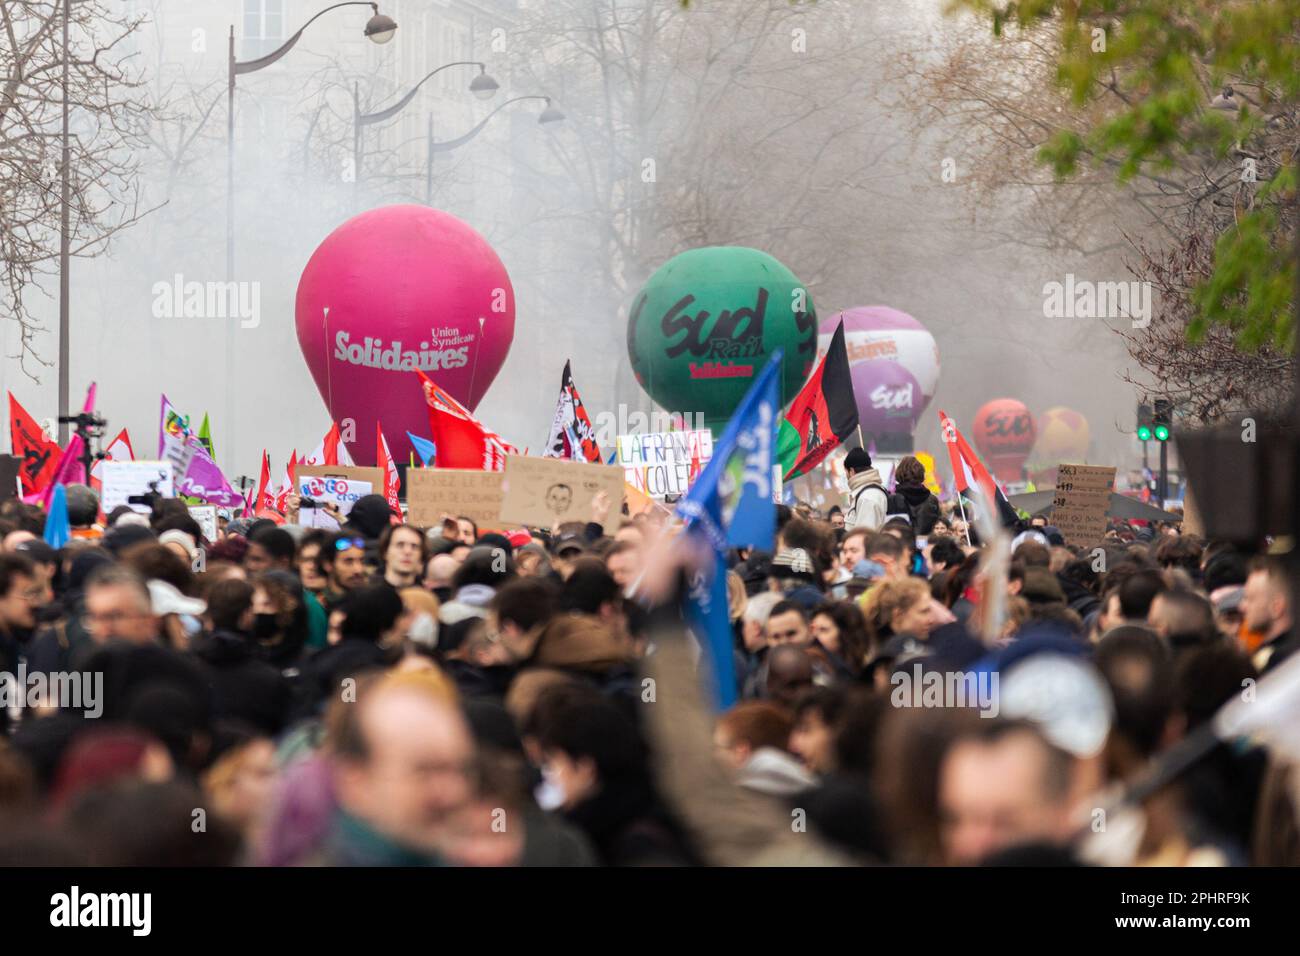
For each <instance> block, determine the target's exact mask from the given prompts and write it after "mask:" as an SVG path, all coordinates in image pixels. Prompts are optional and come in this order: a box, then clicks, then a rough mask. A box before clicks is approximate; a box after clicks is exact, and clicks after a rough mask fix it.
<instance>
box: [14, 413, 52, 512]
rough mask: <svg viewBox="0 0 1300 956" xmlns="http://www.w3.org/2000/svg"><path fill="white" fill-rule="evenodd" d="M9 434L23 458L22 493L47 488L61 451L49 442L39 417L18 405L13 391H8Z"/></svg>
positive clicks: (20, 473)
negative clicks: (39, 423)
mask: <svg viewBox="0 0 1300 956" xmlns="http://www.w3.org/2000/svg"><path fill="white" fill-rule="evenodd" d="M9 435H10V438H11V439H12V441H13V445H12V447H13V453H14V455H15V456H17V457H18V458H21V459H22V460H23V463H22V465H21V466H19V469H18V477H19V478H20V479H21V480H22V486H23V494H24V495H31V494H35V493H36V492H38V491H42V490H44V488H45V487H46V486H47V485H48V484H49V483H50V480H51V479H52V478H53V477H54V469H55V468H56V467H57V466H58V464H59V458H60V457H61V455H62V450H61V449H60V448H59V446H58V444H57V443H56V442H52V441H50V439H49V438H48V437H47V436H46V434H45V430H44V429H43V428H41V426H40V425H38V424H36V419H34V418H32V416H31V415H28V414H27V409H25V408H23V407H22V406H21V405H19V404H18V399H16V398H14V395H13V392H10V393H9Z"/></svg>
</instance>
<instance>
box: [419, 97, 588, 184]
mask: <svg viewBox="0 0 1300 956" xmlns="http://www.w3.org/2000/svg"><path fill="white" fill-rule="evenodd" d="M522 100H542V101H544V102H545V103H546V107H545V109H543V110H542V112H541V113H539V114H538V116H537V123H538V125H539V126H547V125H549V124H551V123H559V122H562V121H563V120H564V114H563V113H561V112H560V111H559V110H558V109H556V108H555V107H554V106H552V105H551V98H550V97H549V96H515V97H512V98H511V99H508V100H506V101H505V102H504V103H502V104H501V105H500V106H498V107H497V108H496V109H494V110H493V111H492V112H491V113H489V114H488V115H487V116H485V117H483V119H481V120H480V121H479V123H478V125H477V126H474V127H472V128H471V129H470V130H469V132H467V133H465V134H464V135H461V136H457V137H456V138H455V139H448V140H444V141H443V142H441V143H435V142H434V141H433V116H432V115H431V116H430V117H429V160H428V168H427V169H426V170H425V173H424V182H425V202H426V203H430V202H432V201H433V154H434V153H449V152H451V151H452V150H453V149H456V148H458V147H460V146H464V145H465V144H466V143H468V142H469V141H470V140H471V139H473V138H474V137H475V136H477V135H478V134H479V133H481V132H483V129H484V127H486V126H487V124H488V122H489V121H490V120H491V119H492V117H494V116H496V115H497V114H498V113H500V112H501V111H502V110H503V109H505V108H506V107H507V106H509V105H510V104H511V103H518V102H520V101H522Z"/></svg>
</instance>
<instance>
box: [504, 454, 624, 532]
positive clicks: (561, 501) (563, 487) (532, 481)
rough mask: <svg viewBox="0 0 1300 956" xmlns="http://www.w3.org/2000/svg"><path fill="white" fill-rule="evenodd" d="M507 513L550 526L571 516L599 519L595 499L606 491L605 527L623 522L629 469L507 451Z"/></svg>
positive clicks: (508, 516)
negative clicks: (624, 473) (625, 489)
mask: <svg viewBox="0 0 1300 956" xmlns="http://www.w3.org/2000/svg"><path fill="white" fill-rule="evenodd" d="M503 485H504V487H505V495H504V497H503V498H502V500H501V518H502V520H504V521H508V522H517V523H519V524H527V525H531V526H533V527H537V528H550V527H552V526H553V525H555V524H563V523H564V522H566V521H578V522H582V523H584V524H585V523H586V522H588V521H592V520H594V518H593V515H592V502H593V501H594V500H595V498H596V495H598V494H600V492H602V491H603V492H605V494H606V495H607V496H608V498H609V502H610V506H609V513H608V514H607V515H606V517H605V522H604V524H605V526H606V527H609V526H611V525H617V523H618V521H619V517H620V514H621V511H622V504H623V469H622V468H619V467H617V466H613V465H593V464H588V463H586V462H578V461H566V460H564V459H561V458H530V457H526V456H524V455H507V456H506V470H505V479H504V482H503Z"/></svg>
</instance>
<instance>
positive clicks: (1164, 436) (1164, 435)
mask: <svg viewBox="0 0 1300 956" xmlns="http://www.w3.org/2000/svg"><path fill="white" fill-rule="evenodd" d="M1156 441H1169V426H1168V425H1157V426H1156Z"/></svg>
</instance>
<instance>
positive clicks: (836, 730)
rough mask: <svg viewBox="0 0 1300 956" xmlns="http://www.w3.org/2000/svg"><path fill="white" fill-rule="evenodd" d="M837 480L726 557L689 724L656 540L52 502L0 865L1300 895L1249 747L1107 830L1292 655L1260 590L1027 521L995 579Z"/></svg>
mask: <svg viewBox="0 0 1300 956" xmlns="http://www.w3.org/2000/svg"><path fill="white" fill-rule="evenodd" d="M864 459H865V460H864ZM849 465H850V469H849V470H850V494H849V496H848V497H847V498H846V499H845V501H844V502H842V504H843V505H844V507H843V509H842V508H841V507H839V506H836V507H831V508H830V509H829V511H828V512H827V513H824V514H823V513H821V512H819V511H817V510H815V509H813V508H812V507H810V506H808V505H805V504H798V505H796V506H794V507H793V508H791V507H785V506H779V507H778V509H777V512H778V533H777V542H776V547H775V549H774V551H772V552H770V553H760V552H752V551H744V550H742V551H737V552H733V553H732V555H731V567H730V570H729V571H728V572H727V594H728V599H729V601H728V604H729V608H728V609H729V614H730V618H731V621H732V630H733V637H734V654H733V658H734V659H733V661H732V667H733V668H734V674H732V675H728V676H730V677H734V686H735V687H736V689H737V696H738V701H737V702H736V703H735V704H734V705H732V706H730V707H728V708H726V709H725V710H723V711H721V712H719V711H718V710H717V708H716V707H715V706H714V702H713V698H712V696H711V691H710V688H711V687H712V686H713V684H714V682H713V681H712V680H711V679H710V677H709V675H707V674H705V673H702V672H703V671H705V670H707V668H708V667H709V664H708V661H707V660H706V655H705V654H704V653H703V652H702V650H701V645H700V644H699V643H698V642H697V641H695V640H694V639H693V637H692V636H691V635H690V632H689V630H688V628H687V627H686V625H685V623H684V619H683V615H682V612H681V604H682V601H681V598H682V596H683V593H684V589H685V588H686V587H687V586H688V582H689V581H690V580H691V576H692V574H693V573H695V571H696V570H697V569H698V568H697V565H696V564H695V563H693V562H695V561H696V560H697V556H695V555H693V553H692V549H691V548H690V547H689V539H688V538H687V537H686V536H684V535H681V534H679V533H678V531H679V529H678V522H677V521H676V519H674V518H673V517H672V515H671V513H670V512H669V511H668V510H667V509H652V510H650V511H647V512H645V513H643V514H638V515H634V516H630V515H627V514H623V515H621V516H620V515H619V514H617V513H615V514H609V513H608V511H609V508H608V502H605V501H603V499H598V500H597V503H596V506H595V508H594V511H595V513H593V514H592V515H590V516H589V517H590V518H591V519H592V520H591V521H590V522H588V523H573V524H564V525H560V526H557V527H556V528H553V529H548V530H546V531H541V530H527V529H511V530H505V531H491V530H481V529H479V528H478V527H476V525H475V523H474V522H473V521H471V520H469V519H468V518H464V517H460V518H457V517H454V516H448V517H447V518H446V519H445V520H444V521H443V523H442V524H441V525H439V526H436V527H433V528H419V527H415V526H413V525H410V524H402V523H398V521H400V517H399V516H395V515H393V514H391V512H390V510H389V508H388V505H387V504H386V502H385V500H384V499H383V497H382V496H370V497H367V498H363V499H362V500H360V501H359V502H358V503H357V504H356V505H355V507H354V508H353V510H352V511H351V513H350V514H349V515H348V516H347V518H346V520H345V522H344V524H343V525H342V527H341V528H340V529H339V530H338V531H325V530H321V529H315V528H306V527H303V526H300V525H299V524H298V523H297V522H298V516H297V513H296V507H295V506H296V505H297V503H298V502H297V501H296V499H293V498H292V497H291V498H290V507H289V513H288V514H287V515H285V516H284V517H285V519H287V520H285V521H284V522H283V523H281V522H279V521H276V520H271V519H269V518H263V519H259V520H254V521H249V520H245V519H236V520H226V519H224V518H223V519H222V521H221V530H220V533H219V534H218V536H217V540H212V541H210V540H206V539H205V538H204V537H203V534H202V532H201V530H200V528H199V526H198V524H197V523H196V522H195V520H194V518H193V517H191V515H190V513H189V511H188V509H187V508H186V506H185V505H184V504H183V503H182V502H180V501H176V500H172V499H161V500H158V501H156V502H155V503H154V505H153V509H152V514H141V513H137V512H135V511H132V510H130V509H128V508H119V509H117V510H115V511H113V513H111V514H108V515H104V514H102V513H101V511H100V508H99V502H98V501H97V500H96V498H95V495H94V493H93V492H92V491H91V489H89V488H86V487H83V486H70V487H68V489H67V502H68V513H69V522H70V524H71V526H72V540H71V541H70V542H69V544H68V545H67V546H66V547H64V548H61V549H59V550H57V551H56V550H54V549H52V548H51V547H49V546H48V545H47V544H46V543H45V542H44V541H43V540H42V538H41V534H42V528H43V525H44V514H43V513H42V512H41V511H40V509H38V508H35V507H32V506H28V505H23V504H21V503H19V502H16V501H10V502H8V503H6V504H5V505H4V506H3V507H0V551H2V553H0V671H2V672H3V673H4V674H5V675H9V679H10V683H11V684H12V685H14V686H13V687H10V690H13V689H14V687H19V692H18V693H10V694H8V695H7V696H5V698H4V704H5V706H4V708H3V710H2V711H0V723H3V726H4V735H3V743H2V744H0V863H3V864H16V863H25V864H72V865H77V864H99V865H137V864H181V865H240V864H251V865H271V866H291V865H425V864H427V865H522V866H534V865H543V866H545V865H564V866H569V865H572V866H584V865H614V866H622V865H699V864H722V865H736V864H795V865H802V864H870V863H906V864H927V865H929V864H934V865H961V864H989V863H1003V864H1007V863H1025V864H1061V865H1068V864H1089V863H1114V864H1132V863H1150V864H1158V865H1193V864H1208V865H1244V864H1277V863H1296V862H1300V831H1298V830H1297V826H1296V808H1297V802H1296V795H1297V793H1300V787H1297V774H1296V772H1295V771H1294V769H1293V767H1292V766H1291V765H1289V764H1287V763H1285V762H1283V761H1281V760H1279V759H1277V758H1276V757H1275V756H1274V755H1273V754H1271V753H1270V752H1269V751H1267V750H1265V749H1263V748H1261V747H1258V746H1253V745H1252V744H1251V742H1250V741H1245V740H1240V741H1232V742H1225V743H1223V744H1221V745H1220V746H1218V747H1217V749H1215V750H1214V751H1213V752H1212V753H1211V754H1210V755H1209V756H1208V757H1206V758H1205V759H1202V760H1200V761H1198V762H1197V763H1196V764H1195V765H1194V766H1192V767H1190V768H1188V769H1187V770H1186V771H1185V772H1183V773H1181V774H1179V775H1177V776H1176V777H1173V778H1172V779H1171V780H1170V781H1169V782H1167V783H1165V784H1164V785H1163V786H1160V787H1159V788H1157V789H1155V791H1154V792H1152V793H1149V794H1146V795H1145V796H1144V797H1143V798H1142V799H1141V800H1140V801H1137V802H1136V803H1130V804H1129V805H1123V804H1118V803H1115V802H1113V801H1110V800H1109V798H1107V797H1106V796H1105V795H1107V794H1110V795H1114V794H1115V793H1117V792H1122V789H1123V787H1124V786H1125V785H1126V784H1128V783H1131V782H1132V781H1134V780H1135V779H1137V778H1138V777H1139V775H1141V774H1142V773H1144V771H1146V770H1148V769H1149V768H1150V767H1151V766H1152V764H1153V762H1156V761H1159V759H1160V757H1161V755H1162V754H1164V753H1166V752H1168V751H1169V749H1170V748H1171V747H1174V746H1176V745H1177V743H1178V741H1179V740H1180V739H1183V738H1184V737H1186V736H1187V735H1189V734H1191V733H1193V732H1195V731H1196V729H1197V728H1198V727H1200V726H1202V725H1204V724H1205V723H1206V722H1207V721H1209V720H1211V719H1212V718H1213V716H1214V714H1215V712H1216V711H1217V710H1218V708H1219V707H1220V706H1221V705H1223V704H1224V703H1225V702H1227V701H1228V700H1230V699H1232V698H1233V697H1234V696H1236V695H1240V694H1242V693H1243V692H1245V691H1246V689H1248V688H1250V687H1251V686H1253V684H1254V682H1255V681H1256V680H1258V678H1259V677H1260V676H1261V675H1262V674H1265V673H1267V672H1269V671H1270V670H1272V669H1275V668H1276V667H1278V666H1279V664H1281V663H1282V662H1283V661H1284V660H1285V659H1286V658H1287V657H1288V655H1290V654H1293V653H1294V652H1295V649H1296V645H1297V637H1296V632H1295V629H1294V627H1293V622H1292V616H1291V615H1292V610H1291V606H1290V594H1289V589H1288V583H1287V579H1286V576H1285V574H1284V573H1283V570H1282V566H1281V565H1280V564H1279V558H1278V557H1276V556H1272V555H1269V554H1267V553H1260V554H1248V553H1243V552H1242V551H1240V550H1236V549H1234V548H1232V547H1228V546H1225V545H1222V544H1220V543H1217V542H1207V541H1203V540H1200V539H1198V538H1196V537H1195V536H1193V535H1190V534H1181V533H1180V530H1179V528H1178V527H1177V526H1173V525H1169V526H1164V527H1158V528H1157V527H1147V526H1132V525H1129V524H1124V523H1112V524H1111V526H1110V528H1109V529H1108V530H1107V532H1106V535H1105V539H1104V541H1102V542H1101V543H1100V545H1097V546H1089V547H1086V548H1082V547H1077V546H1073V545H1071V544H1070V543H1067V542H1066V541H1065V540H1064V539H1063V537H1062V535H1061V533H1060V532H1059V531H1058V530H1057V529H1056V528H1054V527H1052V526H1051V524H1050V523H1049V521H1047V520H1045V519H1043V518H1033V519H1024V520H1022V522H1021V525H1020V526H1019V527H1017V528H1014V529H1011V531H1010V533H1011V535H1013V536H1014V541H1013V542H1012V547H1013V551H1012V555H1011V559H1010V563H1009V567H1007V568H1006V571H1005V574H1004V575H1003V576H1000V577H993V576H991V575H990V574H989V573H988V565H987V562H986V560H985V559H986V556H987V553H988V550H989V549H982V548H981V547H980V546H979V544H980V543H979V536H978V534H977V533H976V531H975V529H974V528H973V527H969V526H968V525H967V522H966V520H965V518H966V517H967V516H968V513H967V512H966V511H965V510H964V509H962V508H960V507H958V506H955V505H953V504H952V503H948V502H944V503H940V501H939V500H938V499H937V498H936V497H935V496H934V495H932V494H931V493H930V492H929V491H928V490H926V489H925V487H924V484H923V479H924V469H923V468H921V466H920V465H919V463H918V462H917V461H916V459H914V458H908V459H905V460H904V461H903V462H901V463H900V464H899V465H898V467H897V469H896V474H895V479H896V481H895V484H894V490H893V491H892V492H890V491H886V490H885V489H884V488H883V486H882V485H881V483H880V481H879V475H878V473H877V472H876V471H875V469H873V468H872V467H871V461H870V459H869V457H867V455H866V453H865V452H862V451H860V450H858V451H855V452H853V453H851V455H850V460H849ZM990 582H995V583H996V586H997V587H998V588H999V590H1001V591H1004V592H1005V593H1004V594H1001V595H1000V596H1001V598H1002V600H1001V601H997V602H994V601H992V600H991V599H990V598H991V592H990ZM995 604H997V605H998V606H1000V607H1001V608H1003V609H1004V613H1003V614H1001V615H999V616H998V617H997V618H996V620H997V621H998V633H996V634H989V633H987V627H988V622H989V620H990V618H989V611H990V609H991V608H992V607H993V606H994V605H995ZM79 675H80V676H86V677H89V678H91V680H88V681H82V682H80V683H77V682H76V681H74V680H72V678H73V677H77V676H79ZM930 675H937V676H938V677H939V678H940V680H939V681H937V682H934V683H933V684H932V683H931V682H929V681H928V680H927V678H928V677H929V676H930ZM951 675H958V676H963V675H976V676H977V677H978V681H976V680H972V681H970V682H969V684H962V683H961V682H960V681H958V682H953V681H946V682H945V680H944V679H946V677H948V676H951ZM20 677H21V679H22V681H23V683H22V684H21V686H20V685H19V684H17V683H15V682H17V681H19V678H20ZM38 677H43V678H44V680H37V678H38ZM990 678H996V680H993V681H991V680H990ZM979 681H983V684H980V686H983V687H985V688H991V689H992V691H993V692H994V694H993V696H991V697H980V698H979V699H978V700H975V699H970V700H964V701H960V702H958V701H954V700H952V699H951V695H950V694H948V693H947V692H946V691H944V690H943V688H947V689H948V690H949V691H950V690H951V689H952V688H953V687H963V686H975V685H976V684H977V683H979ZM914 682H915V683H918V684H923V685H925V687H926V692H925V693H924V694H922V693H920V691H919V689H917V688H914V687H913V686H912V684H913V683H914ZM31 687H39V688H40V692H39V693H35V692H29V688H31ZM74 687H75V688H79V689H82V690H84V689H85V688H91V689H92V691H93V692H87V693H83V694H82V697H83V699H81V700H78V701H72V700H69V699H66V696H67V693H68V692H69V691H70V690H71V689H73V688H74ZM933 687H939V688H940V692H939V693H937V694H936V695H933V696H932V695H930V693H929V690H930V689H932V688H933ZM96 688H97V689H96ZM42 694H43V695H44V696H42ZM92 696H93V697H94V698H96V699H94V700H89V699H84V698H88V697H92ZM1099 813H1103V814H1105V813H1110V814H1111V817H1110V820H1109V824H1108V825H1103V826H1100V827H1099V826H1098V825H1097V821H1098V814H1099ZM1120 820H1122V821H1123V824H1124V825H1122V826H1121V825H1120V823H1119V821H1120Z"/></svg>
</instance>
